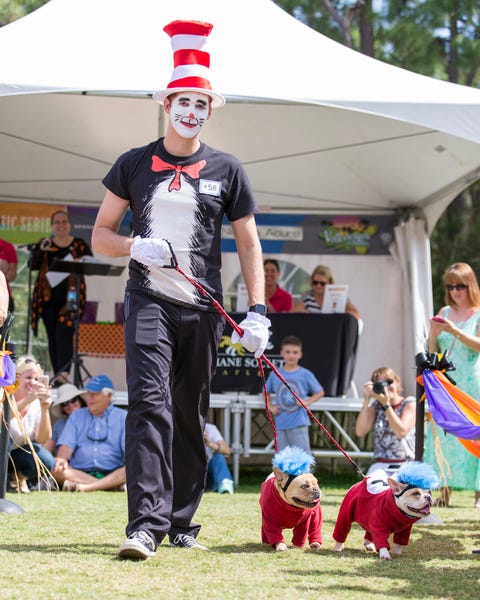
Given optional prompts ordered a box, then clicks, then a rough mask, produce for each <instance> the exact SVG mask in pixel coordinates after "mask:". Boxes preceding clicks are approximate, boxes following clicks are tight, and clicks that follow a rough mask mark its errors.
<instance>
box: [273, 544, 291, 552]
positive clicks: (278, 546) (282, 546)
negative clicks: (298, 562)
mask: <svg viewBox="0 0 480 600" xmlns="http://www.w3.org/2000/svg"><path fill="white" fill-rule="evenodd" d="M287 550H288V548H287V544H285V542H278V544H275V552H286V551H287Z"/></svg>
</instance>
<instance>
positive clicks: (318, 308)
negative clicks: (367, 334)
mask: <svg viewBox="0 0 480 600" xmlns="http://www.w3.org/2000/svg"><path fill="white" fill-rule="evenodd" d="M310 283H311V285H312V289H311V290H309V291H308V292H307V293H306V294H303V296H302V297H301V298H300V300H297V301H296V302H295V305H294V307H293V312H307V313H321V312H322V306H323V298H324V296H325V287H326V286H327V285H328V284H330V283H335V281H334V279H333V274H332V271H331V269H330V267H326V266H324V265H318V266H317V267H315V269H314V270H313V273H312V274H311V276H310ZM345 312H346V313H349V314H351V315H353V316H354V317H355V318H356V319H360V313H359V311H358V309H357V307H356V306H355V305H353V304H352V303H351V302H350V299H348V300H347V305H346V307H345Z"/></svg>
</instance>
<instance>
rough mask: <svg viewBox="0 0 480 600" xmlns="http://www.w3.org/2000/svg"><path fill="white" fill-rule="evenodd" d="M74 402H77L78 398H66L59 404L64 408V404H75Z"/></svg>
mask: <svg viewBox="0 0 480 600" xmlns="http://www.w3.org/2000/svg"><path fill="white" fill-rule="evenodd" d="M75 402H78V398H72V400H67V401H66V402H61V403H60V406H61V407H62V408H65V407H66V406H68V405H69V404H75Z"/></svg>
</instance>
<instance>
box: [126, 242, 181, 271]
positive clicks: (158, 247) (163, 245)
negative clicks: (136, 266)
mask: <svg viewBox="0 0 480 600" xmlns="http://www.w3.org/2000/svg"><path fill="white" fill-rule="evenodd" d="M130 256H131V257H132V258H133V259H135V260H136V261H138V262H140V263H142V264H143V265H146V266H147V267H163V266H165V265H167V264H169V263H170V258H171V256H172V252H171V250H170V246H169V245H168V243H167V242H166V240H161V239H159V238H141V237H140V236H139V235H137V237H135V238H134V240H133V244H132V245H131V246H130Z"/></svg>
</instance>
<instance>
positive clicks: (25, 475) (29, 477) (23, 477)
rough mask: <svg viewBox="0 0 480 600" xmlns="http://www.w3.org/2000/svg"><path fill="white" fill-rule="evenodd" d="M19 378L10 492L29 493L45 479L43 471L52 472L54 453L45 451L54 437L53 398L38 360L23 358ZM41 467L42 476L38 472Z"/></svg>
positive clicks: (12, 422) (12, 426) (11, 428)
mask: <svg viewBox="0 0 480 600" xmlns="http://www.w3.org/2000/svg"><path fill="white" fill-rule="evenodd" d="M16 374H17V381H16V384H17V389H16V390H15V392H14V394H13V397H14V398H15V406H14V407H13V411H12V418H11V420H10V426H9V433H10V438H11V450H10V460H9V467H8V468H9V481H10V483H9V490H10V491H18V490H20V491H21V492H22V493H28V492H29V491H30V489H29V486H35V485H38V482H39V479H40V478H41V479H43V480H45V479H46V473H45V472H44V469H48V471H51V470H52V469H53V467H54V464H55V459H54V458H53V456H52V454H51V452H49V451H48V450H47V449H46V448H43V447H42V444H43V443H44V442H46V441H47V440H48V438H49V437H50V436H51V435H52V423H51V420H50V403H51V401H52V396H51V392H50V388H49V386H48V379H47V381H43V380H42V379H41V377H42V375H43V369H42V368H41V367H40V365H39V363H38V362H37V361H36V360H35V358H33V357H31V356H21V357H20V358H19V359H18V360H17V363H16ZM32 449H33V450H34V452H35V454H36V456H35V454H33V453H32ZM37 459H38V461H39V462H40V463H41V464H40V465H38V462H37ZM39 466H40V471H42V472H41V473H39V472H38V467H39ZM42 467H43V468H42Z"/></svg>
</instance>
